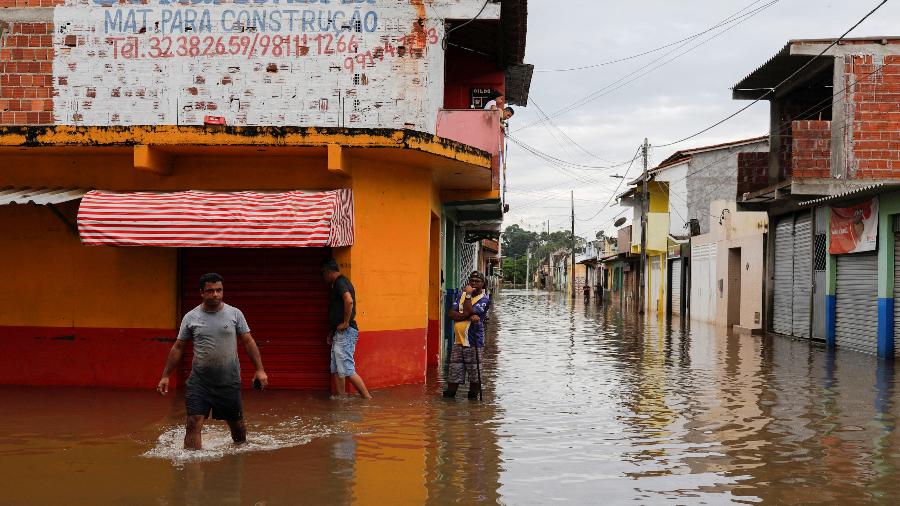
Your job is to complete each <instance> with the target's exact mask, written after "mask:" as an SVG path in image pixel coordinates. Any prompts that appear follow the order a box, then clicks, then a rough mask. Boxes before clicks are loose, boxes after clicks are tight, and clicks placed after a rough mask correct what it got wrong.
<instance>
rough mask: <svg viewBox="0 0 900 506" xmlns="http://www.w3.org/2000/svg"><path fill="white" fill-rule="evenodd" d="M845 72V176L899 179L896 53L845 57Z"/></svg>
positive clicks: (898, 58) (899, 76)
mask: <svg viewBox="0 0 900 506" xmlns="http://www.w3.org/2000/svg"><path fill="white" fill-rule="evenodd" d="M882 63H883V64H884V67H883V68H881V70H878V68H879V67H880V66H881V64H882ZM845 72H846V77H845V82H846V84H847V85H853V86H852V88H851V89H852V93H847V96H846V98H844V101H845V104H846V106H847V109H848V112H847V115H848V117H847V118H846V120H845V125H844V124H842V125H838V126H839V127H840V128H842V129H845V130H846V134H845V142H846V143H847V152H846V153H845V163H846V166H847V171H848V177H854V178H857V179H882V178H890V179H897V178H900V56H884V57H883V61H880V60H878V57H873V56H872V55H855V56H848V57H846V58H845Z"/></svg>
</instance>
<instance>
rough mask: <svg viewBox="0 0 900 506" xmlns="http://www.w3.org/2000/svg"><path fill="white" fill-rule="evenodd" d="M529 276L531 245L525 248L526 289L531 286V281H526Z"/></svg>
mask: <svg viewBox="0 0 900 506" xmlns="http://www.w3.org/2000/svg"><path fill="white" fill-rule="evenodd" d="M530 276H531V245H530V244H529V245H528V247H527V248H526V249H525V289H526V290H528V289H529V288H531V286H530V285H531V283H529V282H528V280H529V279H530Z"/></svg>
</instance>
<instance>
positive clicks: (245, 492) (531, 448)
mask: <svg viewBox="0 0 900 506" xmlns="http://www.w3.org/2000/svg"><path fill="white" fill-rule="evenodd" d="M873 324H874V323H873ZM488 327H489V344H488V350H487V352H488V353H487V357H486V360H485V364H484V369H485V370H484V375H485V379H486V381H485V382H486V389H485V398H484V402H481V403H479V402H471V401H468V400H466V399H465V395H464V390H463V392H461V393H462V394H463V395H461V396H460V397H461V398H459V399H455V400H452V401H447V400H444V399H442V398H441V397H440V395H439V394H440V387H439V385H438V384H437V376H436V375H437V374H438V373H435V374H434V375H433V376H432V377H431V378H429V384H428V385H424V386H406V387H397V388H389V389H384V390H378V391H376V392H375V395H376V398H375V400H373V401H371V402H364V401H361V400H357V399H349V400H331V399H329V398H328V397H327V396H326V395H324V394H309V393H297V392H287V391H275V390H271V391H266V392H262V393H259V392H255V391H249V392H246V393H245V394H244V403H245V411H246V416H247V420H248V425H249V429H250V434H249V442H248V444H245V445H243V446H240V447H235V446H234V445H232V444H231V442H230V439H229V437H228V434H227V431H226V430H225V427H224V425H222V424H219V423H215V424H211V425H210V426H208V427H207V428H206V429H205V432H204V445H205V446H206V449H205V450H203V451H200V452H185V451H183V450H181V449H180V446H181V437H182V435H183V432H182V431H183V429H182V422H183V416H184V408H183V397H179V396H178V395H177V394H176V395H170V396H169V397H167V398H161V397H160V396H158V395H157V394H156V393H155V392H153V391H134V390H111V389H84V388H21V387H4V388H0V406H3V411H2V412H3V416H2V417H0V503H2V504H129V505H140V504H152V505H168V504H251V505H255V504H259V505H275V504H351V503H354V504H379V505H382V504H383V505H402V504H451V503H453V504H475V503H500V504H514V505H518V504H548V503H553V502H569V503H575V504H598V503H602V504H620V503H636V504H667V503H671V504H728V503H759V502H763V503H771V504H803V503H832V504H854V503H876V504H897V503H898V501H900V479H898V478H900V474H898V469H900V438H898V434H897V431H896V430H895V429H896V425H897V423H896V422H897V416H898V413H900V408H898V406H897V403H896V400H897V394H896V392H897V382H898V380H897V378H896V376H895V374H894V364H893V362H892V361H889V362H885V361H879V360H877V359H876V358H875V357H872V356H867V355H861V354H858V353H854V352H837V353H830V352H828V351H826V350H825V349H823V348H822V347H820V346H817V345H814V344H810V343H808V342H804V341H795V340H789V339H785V338H779V337H737V336H733V337H729V336H727V334H726V333H725V332H724V331H722V330H717V329H715V328H713V327H710V326H706V325H702V324H696V323H694V324H692V325H690V326H689V327H688V326H687V325H684V324H682V323H681V322H678V321H677V320H676V321H672V322H666V321H665V320H657V319H651V321H650V322H649V323H647V322H644V323H642V322H641V321H640V320H638V319H637V318H636V317H634V316H631V315H623V314H622V313H621V312H619V311H618V310H617V309H615V308H612V307H600V306H598V305H596V304H595V303H593V302H591V303H588V304H585V303H584V302H582V301H575V302H574V303H572V302H568V301H566V300H564V299H562V298H560V297H559V296H558V295H553V294H547V293H546V292H538V291H529V292H526V291H505V292H503V293H501V294H499V295H498V297H497V298H496V301H495V303H494V314H493V316H492V318H491V320H490V322H489V325H488ZM23 366H25V367H27V365H23ZM160 367H162V364H160ZM361 373H362V374H363V375H364V374H365V371H361ZM272 381H273V382H277V378H272Z"/></svg>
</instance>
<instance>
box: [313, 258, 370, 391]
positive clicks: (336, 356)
mask: <svg viewBox="0 0 900 506" xmlns="http://www.w3.org/2000/svg"><path fill="white" fill-rule="evenodd" d="M322 277H323V278H325V282H326V283H328V284H329V285H331V295H330V297H329V299H328V322H329V323H330V324H331V333H330V334H328V344H330V345H331V375H332V376H333V377H334V389H335V391H336V392H337V394H338V395H339V396H343V395H345V394H346V393H347V385H346V380H347V379H349V380H350V383H351V384H352V385H353V386H354V387H356V390H357V391H358V392H359V395H360V397H362V398H364V399H371V398H372V396H371V395H369V391H368V390H367V389H366V384H365V383H363V379H362V378H361V377H360V376H359V374H356V362H355V361H354V359H353V353H354V352H355V351H356V340H357V339H359V327H358V326H357V325H356V290H354V289H353V285H352V284H351V283H350V280H349V279H347V277H346V276H344V275H343V274H341V271H340V268H339V267H338V264H337V262H335V261H334V260H333V259H328V260H326V261H325V262H323V263H322Z"/></svg>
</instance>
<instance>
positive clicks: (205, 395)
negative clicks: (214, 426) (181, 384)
mask: <svg viewBox="0 0 900 506" xmlns="http://www.w3.org/2000/svg"><path fill="white" fill-rule="evenodd" d="M184 405H185V407H186V408H187V416H203V417H206V418H209V417H210V413H212V418H214V419H216V420H225V421H227V422H233V421H235V420H240V419H242V418H243V417H244V408H243V405H242V404H241V388H240V386H235V387H215V388H213V387H209V386H206V385H201V384H198V383H191V382H188V385H187V392H186V393H185V396H184Z"/></svg>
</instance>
